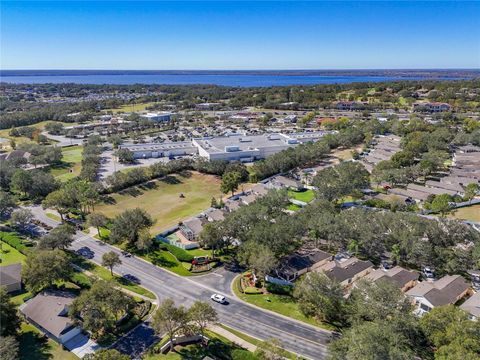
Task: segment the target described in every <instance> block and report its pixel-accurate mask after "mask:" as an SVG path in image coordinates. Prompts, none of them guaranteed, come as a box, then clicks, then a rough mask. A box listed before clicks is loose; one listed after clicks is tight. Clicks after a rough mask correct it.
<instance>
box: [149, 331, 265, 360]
mask: <svg viewBox="0 0 480 360" xmlns="http://www.w3.org/2000/svg"><path fill="white" fill-rule="evenodd" d="M205 335H206V336H207V337H208V338H209V339H210V341H209V343H208V346H206V347H203V346H200V345H199V344H192V345H187V346H176V347H175V351H176V352H169V353H167V354H155V353H154V352H153V351H150V352H149V353H147V354H146V355H145V356H144V357H143V359H144V360H182V359H188V360H202V359H204V358H205V357H206V356H210V357H212V358H215V359H232V360H257V359H258V358H257V357H256V356H255V355H254V354H252V353H250V352H249V351H248V350H245V349H242V348H241V347H240V346H238V345H236V344H234V343H232V342H231V341H230V340H228V339H226V338H224V337H223V336H221V335H219V334H216V333H214V332H212V331H207V332H206V334H205ZM165 343H166V340H162V341H161V342H160V344H165ZM155 348H157V349H158V348H159V347H158V346H156V347H155Z"/></svg>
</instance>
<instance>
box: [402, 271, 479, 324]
mask: <svg viewBox="0 0 480 360" xmlns="http://www.w3.org/2000/svg"><path fill="white" fill-rule="evenodd" d="M470 291H471V290H470V286H469V285H468V284H467V282H466V281H465V279H464V278H463V277H461V276H460V275H447V276H444V277H442V278H441V279H439V280H437V281H433V282H428V281H422V282H420V283H418V284H417V285H416V286H414V287H413V288H411V289H410V290H408V291H407V292H406V294H407V296H409V297H410V298H411V299H412V301H413V302H414V303H415V305H416V307H417V310H416V311H415V313H416V314H417V315H420V316H421V315H423V314H425V313H426V312H429V311H430V310H432V309H433V308H434V307H437V306H444V305H453V304H455V303H456V302H458V301H459V300H461V299H463V298H464V297H465V296H467V295H468V294H469V292H470Z"/></svg>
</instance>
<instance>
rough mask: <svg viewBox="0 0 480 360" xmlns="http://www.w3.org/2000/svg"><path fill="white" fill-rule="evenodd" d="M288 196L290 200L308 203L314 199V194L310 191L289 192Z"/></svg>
mask: <svg viewBox="0 0 480 360" xmlns="http://www.w3.org/2000/svg"><path fill="white" fill-rule="evenodd" d="M288 196H289V197H290V198H292V199H295V200H298V201H303V202H305V203H309V202H310V201H312V200H313V199H314V198H315V192H314V191H313V190H311V189H308V190H304V191H293V190H289V191H288Z"/></svg>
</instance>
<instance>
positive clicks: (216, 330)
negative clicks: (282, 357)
mask: <svg viewBox="0 0 480 360" xmlns="http://www.w3.org/2000/svg"><path fill="white" fill-rule="evenodd" d="M209 329H210V330H212V331H213V332H214V333H217V334H218V335H222V336H223V337H224V338H227V339H228V340H230V341H231V342H233V343H235V344H237V345H239V346H241V347H242V348H244V349H247V350H248V351H251V352H254V351H255V350H257V347H256V346H255V345H253V344H251V343H249V342H248V341H245V340H243V339H241V338H239V337H238V336H237V335H235V334H232V333H231V332H229V331H227V330H225V329H224V328H222V327H220V326H217V325H212V326H209Z"/></svg>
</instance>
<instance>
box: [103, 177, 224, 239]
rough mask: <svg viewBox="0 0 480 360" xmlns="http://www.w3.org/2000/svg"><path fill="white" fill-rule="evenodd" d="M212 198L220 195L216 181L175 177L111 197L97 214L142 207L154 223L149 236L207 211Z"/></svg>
mask: <svg viewBox="0 0 480 360" xmlns="http://www.w3.org/2000/svg"><path fill="white" fill-rule="evenodd" d="M180 194H183V195H184V198H180ZM213 196H215V197H217V198H218V197H219V196H221V193H220V180H219V179H218V178H216V177H214V176H212V175H204V174H199V173H191V175H190V176H187V177H185V176H181V175H175V176H169V177H168V178H166V179H164V180H156V181H151V182H150V183H148V184H144V185H142V186H135V187H132V188H129V189H127V190H124V191H121V192H120V193H115V194H112V195H110V197H109V198H108V199H106V200H105V202H104V203H102V204H99V205H98V206H97V207H96V212H100V213H103V214H104V215H106V216H108V217H110V218H113V217H115V216H116V215H118V214H119V213H121V212H122V211H124V210H126V209H134V208H137V207H139V208H142V209H144V210H145V211H147V212H148V213H149V214H150V215H151V216H152V218H153V219H155V220H156V223H155V224H154V226H153V227H152V229H151V233H152V234H158V233H160V232H161V231H162V230H165V229H168V228H169V227H171V226H174V225H176V224H178V223H179V222H180V221H182V220H185V219H187V218H188V217H190V216H193V215H196V214H198V213H200V212H202V211H203V210H205V209H206V208H208V207H209V206H210V204H211V200H212V197H213Z"/></svg>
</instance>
